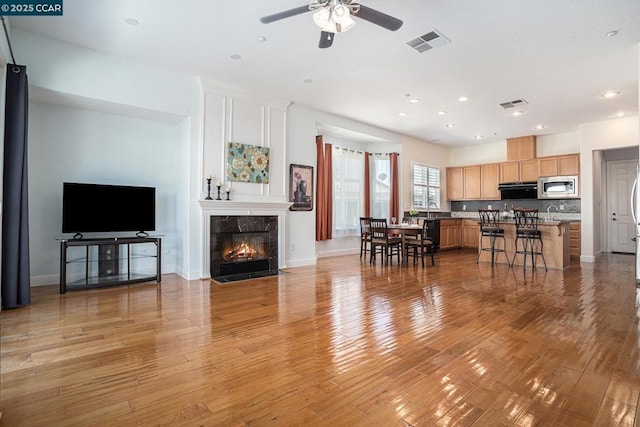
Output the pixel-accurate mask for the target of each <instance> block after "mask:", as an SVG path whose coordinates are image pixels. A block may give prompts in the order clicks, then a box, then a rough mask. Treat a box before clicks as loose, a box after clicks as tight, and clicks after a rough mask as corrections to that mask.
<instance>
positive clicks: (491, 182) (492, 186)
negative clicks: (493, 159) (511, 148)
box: [480, 163, 500, 200]
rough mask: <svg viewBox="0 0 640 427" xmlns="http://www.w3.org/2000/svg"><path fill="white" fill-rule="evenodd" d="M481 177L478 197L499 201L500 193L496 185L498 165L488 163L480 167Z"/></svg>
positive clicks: (498, 174)
mask: <svg viewBox="0 0 640 427" xmlns="http://www.w3.org/2000/svg"><path fill="white" fill-rule="evenodd" d="M480 172H481V176H482V178H481V179H482V181H481V186H480V196H481V197H482V198H483V199H489V200H500V191H498V184H499V183H500V164H499V163H489V164H486V165H482V166H481V167H480Z"/></svg>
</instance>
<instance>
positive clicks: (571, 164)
mask: <svg viewBox="0 0 640 427" xmlns="http://www.w3.org/2000/svg"><path fill="white" fill-rule="evenodd" d="M558 175H580V154H571V155H568V156H558Z"/></svg>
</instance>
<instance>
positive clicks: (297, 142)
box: [287, 104, 449, 267]
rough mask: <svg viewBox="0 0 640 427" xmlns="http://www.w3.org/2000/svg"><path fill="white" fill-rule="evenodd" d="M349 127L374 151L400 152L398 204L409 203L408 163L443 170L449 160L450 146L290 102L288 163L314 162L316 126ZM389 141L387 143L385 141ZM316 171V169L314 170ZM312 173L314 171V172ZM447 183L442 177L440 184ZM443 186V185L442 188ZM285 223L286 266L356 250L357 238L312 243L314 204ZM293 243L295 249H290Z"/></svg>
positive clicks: (295, 213)
mask: <svg viewBox="0 0 640 427" xmlns="http://www.w3.org/2000/svg"><path fill="white" fill-rule="evenodd" d="M331 127H335V128H340V129H348V130H350V131H353V132H357V133H359V134H362V135H369V136H371V137H372V141H375V142H371V143H370V146H371V147H372V148H373V149H375V150H376V151H385V152H390V151H396V152H399V153H400V163H401V166H400V168H401V178H400V180H401V183H402V184H403V185H402V193H401V200H400V203H401V204H400V206H401V207H403V206H405V205H408V204H409V203H410V200H411V198H410V197H411V191H410V189H409V188H408V185H407V184H406V183H410V182H411V162H412V161H414V160H415V161H420V162H422V163H426V164H428V165H433V166H438V167H441V168H442V169H441V170H442V174H443V178H444V167H446V165H447V164H448V162H449V149H448V148H444V147H441V146H438V145H435V144H432V143H428V142H424V141H420V140H417V139H415V138H410V137H407V136H404V135H400V134H397V133H394V132H390V131H387V130H384V129H380V128H376V127H374V126H370V125H366V124H363V123H360V122H356V121H353V120H350V119H346V118H343V117H338V116H334V115H332V114H329V113H325V112H322V111H318V110H315V109H313V108H309V107H306V106H302V105H297V104H291V105H289V108H288V110H287V138H288V141H289V142H288V146H287V164H289V163H297V164H304V165H310V166H313V167H314V168H317V165H316V146H315V137H316V135H317V134H318V129H326V128H331ZM384 141H388V142H389V143H388V144H387V143H384ZM316 170H317V169H316ZM314 172H315V171H314ZM445 184H446V182H445V181H444V180H443V186H444V185H445ZM443 188H444V187H443ZM289 218H290V219H291V220H290V221H288V225H287V240H288V241H287V265H288V266H290V267H292V266H300V265H310V264H314V263H315V261H316V257H317V255H323V256H324V255H338V254H341V253H355V252H357V251H358V250H359V241H358V240H357V239H346V240H343V241H340V242H338V241H335V242H331V241H328V242H318V243H317V245H316V243H315V206H314V211H311V212H290V213H289ZM292 245H293V247H295V250H292V249H291V248H292Z"/></svg>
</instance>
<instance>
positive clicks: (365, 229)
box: [360, 216, 371, 259]
mask: <svg viewBox="0 0 640 427" xmlns="http://www.w3.org/2000/svg"><path fill="white" fill-rule="evenodd" d="M370 227H371V217H369V216H361V217H360V258H362V254H364V256H365V259H366V256H367V251H369V252H371V231H370Z"/></svg>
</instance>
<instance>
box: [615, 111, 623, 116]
mask: <svg viewBox="0 0 640 427" xmlns="http://www.w3.org/2000/svg"><path fill="white" fill-rule="evenodd" d="M616 117H624V111H618V112H617V113H616Z"/></svg>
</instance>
